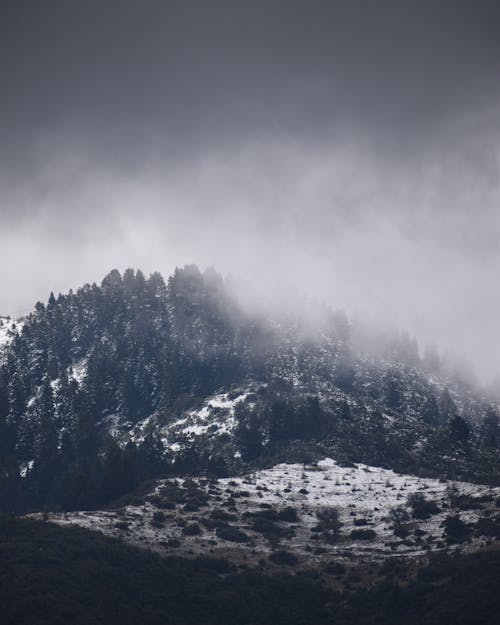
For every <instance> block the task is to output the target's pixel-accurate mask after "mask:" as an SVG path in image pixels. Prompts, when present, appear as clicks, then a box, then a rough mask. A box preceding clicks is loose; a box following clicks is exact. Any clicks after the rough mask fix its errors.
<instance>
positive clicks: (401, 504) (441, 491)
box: [50, 458, 500, 563]
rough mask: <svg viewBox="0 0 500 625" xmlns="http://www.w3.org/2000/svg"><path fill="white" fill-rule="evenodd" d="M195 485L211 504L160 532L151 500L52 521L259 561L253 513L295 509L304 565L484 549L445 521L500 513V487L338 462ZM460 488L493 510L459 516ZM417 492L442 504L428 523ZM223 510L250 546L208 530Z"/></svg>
mask: <svg viewBox="0 0 500 625" xmlns="http://www.w3.org/2000/svg"><path fill="white" fill-rule="evenodd" d="M174 481H175V483H176V484H177V486H178V487H180V488H181V489H182V488H183V484H184V480H182V479H179V478H178V479H176V480H172V481H170V482H169V483H170V484H172V482H174ZM193 482H194V483H195V484H196V486H197V488H198V489H200V490H202V491H204V493H205V494H206V495H207V497H208V502H207V504H206V505H203V506H202V507H201V508H200V509H199V510H195V511H193V510H189V511H187V510H186V511H184V510H183V509H182V504H177V506H176V509H175V510H164V511H163V512H164V513H165V522H164V524H162V525H161V526H160V527H152V526H151V520H152V515H153V513H154V511H155V507H154V505H152V503H151V502H149V501H147V502H146V503H144V504H143V505H137V506H127V507H126V508H124V509H122V510H118V511H114V512H99V511H97V512H74V513H67V514H65V515H51V517H50V518H51V520H52V521H54V522H56V523H63V524H77V525H83V526H85V527H88V528H90V529H98V530H100V531H102V532H104V533H106V534H109V535H112V536H121V537H122V538H123V539H124V540H127V541H129V542H131V543H133V544H135V545H137V546H142V547H147V548H151V549H155V550H159V551H160V552H164V551H165V550H167V552H170V551H171V550H172V548H171V547H168V542H167V541H168V540H169V539H171V538H175V539H176V540H178V541H180V546H179V547H178V549H179V550H180V551H181V552H182V553H206V552H207V551H210V552H211V553H214V552H215V553H216V552H217V551H218V550H220V551H221V552H223V553H224V554H225V556H227V554H228V550H229V551H231V550H233V551H235V550H236V551H238V553H239V554H240V556H241V553H242V552H245V554H246V555H245V557H248V558H250V559H252V558H253V559H255V560H256V561H258V559H259V558H260V557H262V556H265V555H266V554H269V553H270V551H271V550H272V549H273V546H272V545H271V544H270V542H269V540H268V539H267V538H266V537H265V536H264V535H263V534H262V533H259V532H258V530H256V529H254V528H253V525H252V518H251V514H252V513H255V512H258V511H259V510H260V511H262V510H263V509H265V508H272V509H274V510H278V511H279V510H281V509H283V508H286V507H292V508H294V509H295V510H296V512H297V515H298V519H297V521H296V522H293V523H286V522H283V523H282V524H281V525H282V526H284V527H286V528H287V529H291V530H293V531H292V532H291V535H290V536H287V537H282V538H281V539H280V548H283V549H287V550H292V551H294V552H295V553H296V554H297V555H298V556H299V557H300V559H301V560H302V561H307V562H314V563H318V562H321V561H323V560H324V561H329V560H331V559H332V557H335V558H337V559H340V560H350V559H352V558H353V557H355V558H358V559H359V558H361V559H364V560H381V559H384V558H388V557H393V556H398V555H400V556H401V555H404V556H407V557H413V556H422V555H425V554H427V553H428V552H430V551H435V550H442V549H449V550H454V549H462V550H471V549H477V548H479V547H481V546H482V545H484V544H485V543H486V541H487V539H486V538H485V537H482V536H480V535H479V536H477V535H475V534H474V533H471V535H470V537H469V538H468V540H467V541H466V542H465V543H464V544H460V545H448V544H447V543H446V540H445V536H444V529H443V521H444V519H445V518H446V517H447V516H448V515H456V516H459V517H460V518H461V519H462V520H463V521H464V522H466V523H471V524H474V523H476V522H477V521H478V520H479V519H480V518H481V517H482V516H484V517H488V516H490V517H491V516H494V515H495V514H497V513H498V510H497V509H496V508H495V503H494V502H495V500H497V499H498V498H499V497H500V488H489V487H486V486H481V485H477V484H470V483H466V482H447V481H441V480H434V479H423V478H419V477H415V476H413V475H404V474H399V473H395V472H394V471H391V470H388V469H383V468H380V467H373V466H367V465H364V464H356V465H353V466H349V467H345V466H341V465H339V464H338V463H337V462H335V461H334V460H332V459H330V458H325V459H323V460H322V461H320V462H318V463H317V464H316V465H311V466H304V465H302V464H279V465H276V466H274V467H272V468H270V469H265V470H260V471H256V472H254V473H251V474H248V475H245V476H242V477H232V478H225V479H219V480H212V481H208V480H204V479H202V478H194V479H192V480H190V483H191V484H192V483H193ZM167 483H168V481H165V480H160V481H158V482H157V486H156V488H155V489H154V491H153V494H154V493H156V494H157V495H158V494H159V493H160V494H161V489H162V487H164V486H166V485H167ZM452 487H453V488H454V489H455V490H456V493H458V494H460V495H467V496H470V497H472V498H479V497H483V498H484V496H485V495H486V496H487V497H486V499H485V501H487V502H489V503H482V504H481V506H483V509H481V507H479V508H478V509H468V510H466V511H463V510H460V509H457V508H455V507H454V504H453V502H452V498H451V497H450V492H451V488H452ZM413 493H422V494H423V495H424V496H425V498H426V500H428V501H433V502H435V503H436V504H437V506H438V507H439V511H438V512H437V513H435V514H432V515H431V516H429V518H427V519H416V518H414V517H413V516H412V510H411V508H410V506H409V504H408V497H409V495H411V494H413ZM477 501H479V499H477ZM221 506H225V507H222V509H228V510H229V511H231V512H233V514H234V515H236V518H237V520H235V521H232V522H231V525H233V526H235V527H237V528H238V529H240V530H241V531H243V532H244V533H245V534H247V536H248V537H249V542H248V543H245V544H238V545H235V544H234V543H230V542H228V541H226V540H223V539H221V538H220V537H218V536H217V535H216V533H215V530H213V529H207V527H206V526H204V525H203V521H204V519H207V518H208V517H209V515H210V513H211V512H212V511H213V510H217V509H221ZM325 508H326V509H332V508H333V509H335V510H336V511H337V512H338V515H339V520H340V522H341V524H342V525H341V527H340V530H339V532H338V534H337V536H336V538H335V539H334V540H328V537H326V535H325V534H324V533H321V532H319V531H318V530H317V525H318V516H317V514H318V512H320V511H321V510H324V509H325ZM395 508H398V509H403V510H404V511H406V512H407V513H408V514H409V519H408V522H407V523H406V525H407V527H408V530H409V532H408V534H409V535H408V536H406V537H404V538H401V537H398V536H396V535H395V534H394V525H393V521H392V520H391V518H390V516H389V513H390V512H391V510H394V509H395ZM249 515H250V516H249ZM123 520H125V521H126V522H127V524H128V526H127V531H126V532H125V533H124V532H123V531H121V530H120V529H117V527H116V525H115V524H116V522H117V521H123ZM179 520H183V521H184V522H185V521H186V520H188V521H189V522H193V521H194V522H196V521H198V522H199V525H200V528H201V534H200V535H199V536H186V535H184V534H183V533H182V529H181V526H182V523H179ZM361 528H362V529H370V530H373V532H375V535H374V536H373V537H371V538H370V539H368V540H367V539H361V538H359V537H356V536H354V537H353V536H351V532H352V531H353V530H356V529H357V530H359V529H361Z"/></svg>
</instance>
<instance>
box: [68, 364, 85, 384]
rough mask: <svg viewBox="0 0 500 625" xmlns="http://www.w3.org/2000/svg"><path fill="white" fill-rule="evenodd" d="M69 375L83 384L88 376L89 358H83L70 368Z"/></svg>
mask: <svg viewBox="0 0 500 625" xmlns="http://www.w3.org/2000/svg"><path fill="white" fill-rule="evenodd" d="M69 375H70V377H71V378H73V380H76V381H77V382H78V385H81V384H82V383H83V381H84V380H85V378H86V376H87V359H86V358H82V359H81V360H79V361H78V362H77V363H75V364H74V365H73V366H72V367H70V368H69Z"/></svg>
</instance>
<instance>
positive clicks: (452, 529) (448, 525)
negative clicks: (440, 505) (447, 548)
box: [443, 516, 471, 543]
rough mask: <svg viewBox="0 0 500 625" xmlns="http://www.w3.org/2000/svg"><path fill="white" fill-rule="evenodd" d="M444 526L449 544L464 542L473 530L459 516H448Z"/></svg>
mask: <svg viewBox="0 0 500 625" xmlns="http://www.w3.org/2000/svg"><path fill="white" fill-rule="evenodd" d="M443 525H444V531H445V534H446V538H447V540H448V542H449V543H460V542H463V541H464V540H465V539H466V538H467V536H468V535H469V534H470V533H471V528H470V527H469V526H468V525H467V524H466V523H464V522H463V521H462V519H460V517H458V516H447V517H446V519H445V520H444V522H443Z"/></svg>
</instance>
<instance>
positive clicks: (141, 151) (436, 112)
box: [0, 2, 500, 381]
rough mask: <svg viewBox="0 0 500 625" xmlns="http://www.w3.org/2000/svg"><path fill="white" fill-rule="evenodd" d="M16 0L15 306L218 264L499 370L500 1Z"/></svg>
mask: <svg viewBox="0 0 500 625" xmlns="http://www.w3.org/2000/svg"><path fill="white" fill-rule="evenodd" d="M5 4H6V6H8V9H7V14H6V16H4V17H6V21H5V20H4V27H3V28H4V29H7V28H8V33H7V34H8V37H6V38H5V39H4V44H3V45H4V46H5V48H6V51H7V52H8V55H7V57H6V56H5V55H4V56H3V58H4V60H3V61H2V65H1V70H2V75H3V77H4V78H5V80H6V82H5V84H6V85H7V86H8V87H9V89H8V96H7V98H6V103H5V109H4V113H3V114H2V121H1V124H2V125H1V129H0V130H1V138H2V148H1V154H0V159H1V163H2V172H1V173H0V184H1V196H0V201H1V204H0V206H1V208H0V250H1V262H0V280H1V284H2V294H1V298H0V314H2V315H12V316H19V315H22V314H25V313H27V312H29V311H30V310H31V309H32V307H33V305H34V303H35V302H36V301H37V300H46V299H47V297H48V294H49V293H50V291H54V292H56V293H57V292H65V291H67V290H69V289H70V288H77V287H79V286H81V285H82V284H83V283H85V282H92V281H100V280H101V279H102V277H103V276H104V275H105V274H106V273H107V272H108V271H109V270H110V269H112V268H115V267H116V268H118V269H120V270H123V269H125V268H126V267H129V266H132V267H137V268H141V269H142V270H143V271H145V272H146V273H147V272H152V271H155V270H159V271H161V272H162V273H163V274H164V275H165V276H167V275H168V274H169V273H170V272H172V271H173V269H174V268H175V267H176V266H182V265H184V264H190V263H197V264H198V265H199V266H200V267H201V268H205V267H208V266H213V267H215V268H216V269H217V270H218V271H219V272H221V273H222V274H223V275H230V276H232V277H233V278H234V279H235V280H236V281H241V283H242V284H245V287H246V295H247V298H248V300H249V301H250V302H253V303H258V304H259V305H260V306H261V305H263V304H266V303H267V302H269V303H271V302H272V305H281V306H283V308H289V307H293V306H294V305H297V302H301V301H302V300H303V299H304V298H311V297H313V298H317V299H318V300H320V301H324V302H327V303H329V304H331V305H332V306H334V307H336V308H344V309H345V310H346V311H347V312H348V313H349V314H351V315H356V316H359V317H361V318H363V319H366V320H368V321H370V322H373V323H377V324H378V323H389V324H391V325H393V326H396V327H397V328H400V329H402V330H408V331H409V332H410V333H412V334H414V335H415V336H416V337H417V339H418V340H419V342H420V344H421V345H422V346H423V345H425V343H426V342H434V343H436V344H437V345H438V347H439V348H440V350H441V351H443V352H445V351H453V352H454V353H457V354H458V355H461V356H464V357H465V358H467V359H469V360H470V361H471V362H472V364H473V365H474V367H475V369H476V371H477V373H478V375H479V376H480V378H481V379H482V380H483V381H489V380H490V379H491V378H492V377H493V376H494V375H495V374H497V373H498V372H499V371H500V365H499V364H498V358H497V354H498V351H499V348H500V331H499V329H498V313H499V311H500V292H499V290H498V287H497V279H498V270H499V268H500V211H499V209H498V206H499V205H500V204H499V200H500V183H499V180H500V178H499V175H498V174H499V164H500V160H499V159H500V150H499V148H500V145H499V142H498V137H499V136H500V135H499V130H500V128H499V122H498V119H499V117H498V114H499V112H500V98H499V95H500V90H499V88H498V86H497V84H496V81H495V80H494V78H495V76H497V75H498V74H497V73H496V72H497V70H498V69H499V68H500V62H499V47H498V39H496V38H495V36H496V34H498V33H496V30H497V27H498V21H497V20H496V17H497V12H496V11H495V10H494V3H489V2H483V3H481V2H479V3H472V2H455V3H446V2H443V3H442V5H441V6H440V8H439V9H437V8H435V7H434V8H433V4H434V5H435V4H436V3H425V2H424V3H417V2H402V3H393V2H385V3H381V7H380V11H377V12H375V11H373V10H371V9H369V8H368V5H369V3H359V2H355V3H353V4H351V5H350V7H351V8H350V9H348V8H347V3H343V2H334V3H331V6H329V3H323V2H313V3H306V2H303V3H301V2H293V3H290V4H289V3H279V2H277V3H269V5H265V4H262V3H256V4H255V5H253V6H254V7H255V10H254V12H252V10H250V9H249V6H252V3H248V4H245V3H239V2H237V3H236V4H233V9H232V11H229V12H228V7H229V5H228V3H224V2H214V3H213V4H212V5H211V7H212V9H213V10H212V11H210V12H209V14H208V13H206V11H205V10H204V9H202V4H201V3H200V4H197V3H193V4H191V3H189V9H185V8H183V7H182V5H181V4H179V3H176V2H172V3H166V5H163V8H162V5H161V3H156V2H146V3H144V6H146V7H147V10H146V8H145V9H144V10H142V9H141V7H142V6H143V4H142V3H128V2H126V3H123V4H121V3H116V4H115V3H112V2H110V3H109V6H110V7H111V8H107V9H106V11H103V12H102V13H95V14H93V13H92V10H93V9H96V7H94V5H93V3H78V2H75V3H73V2H70V3H69V4H70V5H71V6H72V11H73V12H72V13H70V12H66V13H65V9H64V7H63V5H62V4H61V3H58V2H53V3H51V2H48V3H47V4H48V5H50V6H51V7H52V10H53V16H54V15H55V16H57V17H58V19H59V21H57V20H56V21H55V22H54V21H50V20H49V17H50V15H51V12H50V11H47V14H41V13H37V12H36V11H34V12H33V13H26V12H25V13H22V12H20V11H16V9H15V6H14V3H9V2H7V3H5ZM440 4H441V3H440ZM402 5H404V7H403V9H404V10H403V9H402V8H401V6H402ZM165 6H166V8H165ZM85 7H86V8H85ZM234 7H236V8H234ZM398 7H399V8H398ZM66 11H68V10H66ZM114 11H115V13H113V12H114ZM7 18H8V19H7ZM70 18H71V19H70ZM92 18H95V20H94V21H93V19H92ZM139 18H140V19H139ZM218 18H220V20H219V19H218ZM6 23H7V26H5V24H6ZM158 24H160V25H163V26H164V27H165V29H166V30H165V31H162V30H161V28H160V26H159V25H158ZM167 26H168V28H167ZM68 29H69V31H68ZM95 29H96V30H95ZM148 29H149V30H148ZM349 29H350V30H349ZM94 30H95V32H94ZM68 32H69V34H68ZM72 32H73V33H76V32H77V33H78V34H79V37H78V38H77V40H76V42H75V41H72V40H71V37H70V34H71V33H72ZM30 33H35V35H36V36H35V37H34V40H33V39H30ZM349 33H351V35H349ZM125 35H127V37H128V36H129V35H130V36H131V37H132V40H130V38H128V39H127V37H126V36H125ZM253 35H254V36H255V37H254V36H253ZM92 37H94V38H92ZM130 41H131V42H130ZM49 42H50V45H48V43H49ZM495 42H496V43H495ZM129 45H130V46H132V51H131V50H130V49H129ZM87 54H88V56H86V55H87ZM6 59H7V60H6Z"/></svg>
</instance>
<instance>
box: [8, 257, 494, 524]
mask: <svg viewBox="0 0 500 625" xmlns="http://www.w3.org/2000/svg"><path fill="white" fill-rule="evenodd" d="M292 313H293V314H286V315H277V314H276V313H274V312H273V313H272V314H270V313H265V312H264V311H262V310H261V311H260V312H259V313H256V312H254V311H249V310H248V309H246V308H245V307H243V306H242V305H241V304H240V302H239V301H238V299H237V297H236V296H235V294H234V292H233V290H232V289H231V287H230V282H229V283H228V281H224V280H223V279H222V277H221V276H220V275H219V274H217V273H216V272H215V271H214V270H213V269H212V270H206V271H204V272H201V271H200V270H199V269H198V268H197V267H196V266H195V265H189V266H186V267H184V268H183V269H176V270H175V271H174V273H173V274H172V275H171V276H170V277H169V278H168V280H167V281H165V280H164V279H163V278H162V276H161V275H160V274H159V273H153V274H151V275H150V276H148V277H146V276H145V275H144V274H143V273H142V272H141V271H139V270H138V271H135V270H133V269H127V270H126V271H125V272H124V273H123V275H122V274H121V273H120V272H119V271H117V270H116V269H115V270H112V271H111V272H109V273H108V274H107V275H106V276H105V278H104V279H103V280H102V282H101V283H100V285H97V284H95V283H93V284H85V285H84V286H82V287H80V288H78V289H77V290H75V291H73V290H70V291H69V292H68V293H66V294H60V295H58V296H57V297H55V296H54V294H51V295H50V297H49V299H48V302H47V303H46V304H43V303H41V302H38V303H37V304H36V306H35V309H34V310H33V312H32V313H31V314H30V315H28V316H26V317H25V318H24V319H23V321H22V323H17V324H16V323H13V322H12V320H4V319H1V320H0V330H1V334H0V337H1V339H2V340H1V349H0V445H1V446H0V494H1V495H2V496H1V497H0V499H1V501H2V508H1V511H3V512H10V511H18V512H19V511H21V512H23V511H26V510H31V509H41V508H43V507H44V506H60V507H62V508H67V509H75V508H82V507H95V506H99V505H103V504H107V503H108V502H110V501H111V500H113V499H114V498H116V497H118V496H120V495H123V494H125V493H126V492H129V491H130V490H131V489H133V488H134V487H135V486H137V485H138V484H139V483H140V482H141V481H143V480H145V479H147V478H151V477H158V476H159V475H165V474H167V475H168V474H173V475H183V474H184V473H185V472H193V471H196V472H198V473H200V474H205V475H208V476H214V475H215V476H230V475H237V474H240V473H241V472H242V471H244V470H248V468H249V467H254V466H266V465H270V466H272V465H273V464H275V463H276V462H277V461H281V460H282V459H284V458H285V459H292V460H294V459H295V460H298V461H301V459H303V458H313V459H314V458H318V457H321V455H325V454H331V455H332V456H334V457H335V458H337V459H340V460H342V461H346V462H353V461H355V462H365V463H370V464H373V465H375V466H385V467H388V468H391V469H394V470H399V471H402V472H411V473H417V474H420V475H422V476H423V477H428V476H433V477H442V476H446V477H448V478H450V479H467V480H470V481H479V482H481V481H482V482H483V483H491V484H497V483H498V482H499V481H500V474H499V447H500V429H499V417H498V397H493V396H488V395H486V394H485V393H484V391H482V390H481V389H479V388H477V387H475V386H473V385H471V384H470V382H469V381H468V380H467V379H464V378H463V376H461V375H460V371H456V370H454V369H450V368H449V367H448V365H447V364H446V362H444V361H442V360H441V359H440V358H439V356H438V355H437V353H433V352H425V353H421V352H420V350H419V347H418V344H417V342H416V341H415V340H414V339H411V338H410V337H409V335H407V334H401V333H398V332H395V331H393V332H390V333H386V334H377V333H374V332H373V330H372V329H371V328H369V327H366V326H364V325H363V324H359V323H358V322H355V321H352V320H349V318H348V317H347V315H346V314H345V313H343V312H342V311H334V310H332V309H331V308H328V307H322V308H317V310H316V316H315V323H314V324H310V323H309V321H310V319H311V314H308V316H307V317H306V318H303V317H301V316H299V315H297V314H296V313H295V311H294V310H292Z"/></svg>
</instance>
